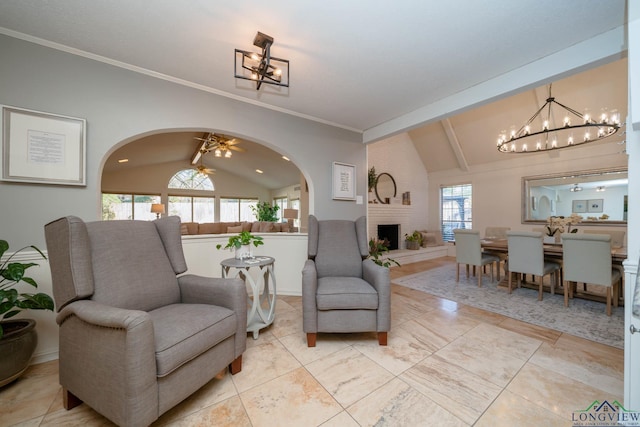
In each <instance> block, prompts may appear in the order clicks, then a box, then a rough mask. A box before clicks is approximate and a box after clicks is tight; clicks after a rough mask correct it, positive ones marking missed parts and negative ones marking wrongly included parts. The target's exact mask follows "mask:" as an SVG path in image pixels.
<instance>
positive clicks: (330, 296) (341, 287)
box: [316, 277, 378, 310]
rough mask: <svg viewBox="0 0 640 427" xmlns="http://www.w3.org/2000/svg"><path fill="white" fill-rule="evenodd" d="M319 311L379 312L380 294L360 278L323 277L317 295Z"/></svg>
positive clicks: (319, 281) (319, 282) (320, 279)
mask: <svg viewBox="0 0 640 427" xmlns="http://www.w3.org/2000/svg"><path fill="white" fill-rule="evenodd" d="M316 304H317V306H318V310H354V309H363V310H377V309H378V293H377V292H376V290H375V288H374V287H373V286H371V285H370V284H369V283H367V282H366V281H364V280H363V279H360V278H358V277H322V278H319V279H318V292H317V294H316Z"/></svg>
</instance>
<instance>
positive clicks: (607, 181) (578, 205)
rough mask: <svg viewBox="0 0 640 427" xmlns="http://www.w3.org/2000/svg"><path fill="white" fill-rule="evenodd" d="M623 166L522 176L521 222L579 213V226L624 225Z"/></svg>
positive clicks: (625, 181) (624, 177)
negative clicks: (580, 220) (580, 219)
mask: <svg viewBox="0 0 640 427" xmlns="http://www.w3.org/2000/svg"><path fill="white" fill-rule="evenodd" d="M628 194H629V191H628V179H627V168H618V169H597V170H588V171H580V172H568V173H559V174H553V175H540V176H528V177H523V178H522V223H523V224H524V223H546V222H547V219H548V218H549V217H550V216H569V215H571V214H572V213H576V214H578V215H580V216H582V218H583V220H582V223H581V225H588V224H595V225H626V224H627V198H628Z"/></svg>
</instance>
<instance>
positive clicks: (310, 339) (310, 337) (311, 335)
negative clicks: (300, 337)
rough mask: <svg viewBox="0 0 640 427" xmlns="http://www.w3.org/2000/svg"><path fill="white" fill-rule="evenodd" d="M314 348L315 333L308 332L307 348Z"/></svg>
mask: <svg viewBox="0 0 640 427" xmlns="http://www.w3.org/2000/svg"><path fill="white" fill-rule="evenodd" d="M315 346H316V333H315V332H308V333H307V347H315Z"/></svg>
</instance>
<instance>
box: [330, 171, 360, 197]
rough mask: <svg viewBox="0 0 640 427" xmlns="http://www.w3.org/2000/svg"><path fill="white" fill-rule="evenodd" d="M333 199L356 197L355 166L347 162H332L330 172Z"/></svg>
mask: <svg viewBox="0 0 640 427" xmlns="http://www.w3.org/2000/svg"><path fill="white" fill-rule="evenodd" d="M331 178H332V180H333V182H332V197H333V200H355V199H356V167H355V165H350V164H347V163H340V162H333V169H332V173H331Z"/></svg>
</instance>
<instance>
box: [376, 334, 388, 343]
mask: <svg viewBox="0 0 640 427" xmlns="http://www.w3.org/2000/svg"><path fill="white" fill-rule="evenodd" d="M378 344H380V345H387V333H386V332H378Z"/></svg>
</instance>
